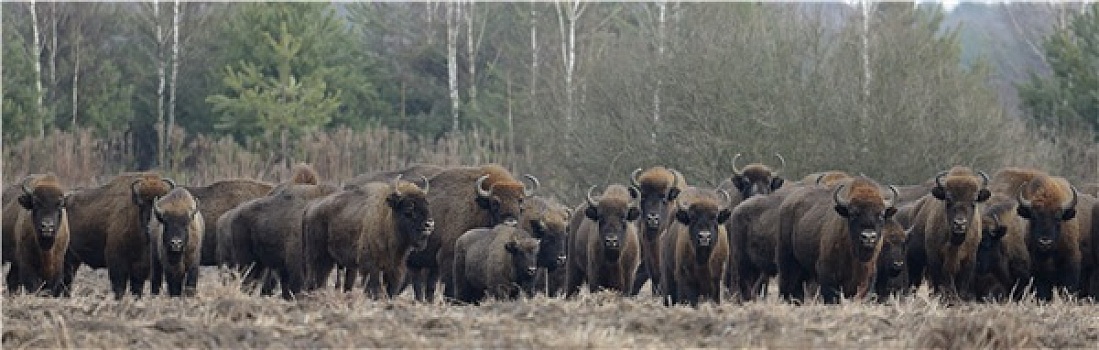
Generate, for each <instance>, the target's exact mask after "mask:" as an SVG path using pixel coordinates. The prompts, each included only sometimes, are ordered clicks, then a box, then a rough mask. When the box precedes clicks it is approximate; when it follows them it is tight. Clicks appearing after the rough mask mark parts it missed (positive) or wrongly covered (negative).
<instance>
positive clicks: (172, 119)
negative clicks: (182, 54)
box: [164, 0, 179, 166]
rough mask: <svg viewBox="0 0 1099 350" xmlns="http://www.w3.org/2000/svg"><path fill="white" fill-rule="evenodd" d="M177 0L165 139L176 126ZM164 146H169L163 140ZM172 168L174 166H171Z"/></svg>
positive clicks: (177, 69) (174, 15)
mask: <svg viewBox="0 0 1099 350" xmlns="http://www.w3.org/2000/svg"><path fill="white" fill-rule="evenodd" d="M178 73H179V0H175V12H173V13H172V78H171V79H172V80H171V82H169V87H168V125H167V126H166V128H167V131H165V132H164V135H165V136H166V137H171V136H172V127H173V126H175V124H176V82H177V81H178V80H177V76H179V74H178ZM164 144H165V145H166V146H170V143H169V142H168V140H167V139H165V141H164ZM172 166H174V164H172Z"/></svg>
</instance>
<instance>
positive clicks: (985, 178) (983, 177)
mask: <svg viewBox="0 0 1099 350" xmlns="http://www.w3.org/2000/svg"><path fill="white" fill-rule="evenodd" d="M977 175H980V176H981V188H988V174H985V172H983V171H978V172H977Z"/></svg>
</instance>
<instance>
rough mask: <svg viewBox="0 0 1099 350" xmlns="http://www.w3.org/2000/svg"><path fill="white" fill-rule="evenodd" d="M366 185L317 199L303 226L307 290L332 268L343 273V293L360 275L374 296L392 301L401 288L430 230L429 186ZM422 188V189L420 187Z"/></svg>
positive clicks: (320, 282)
mask: <svg viewBox="0 0 1099 350" xmlns="http://www.w3.org/2000/svg"><path fill="white" fill-rule="evenodd" d="M400 177H401V176H400V175H397V177H396V178H395V179H393V180H392V182H390V183H386V182H371V183H367V184H363V185H360V186H356V187H354V188H349V189H347V190H344V191H340V192H337V193H334V194H332V195H330V196H327V197H324V198H321V199H318V200H316V201H314V202H313V203H311V204H309V206H308V207H307V208H306V209H305V216H304V219H303V221H302V227H303V230H304V232H303V235H304V240H305V249H306V253H305V258H306V272H307V276H308V278H309V281H308V283H307V288H308V289H315V288H319V287H321V286H322V285H323V284H324V283H325V281H326V280H327V278H328V275H329V274H330V273H331V272H332V268H333V266H334V265H339V266H340V267H341V268H344V269H345V277H344V280H343V288H344V290H351V288H352V287H353V286H354V282H355V278H356V276H357V275H358V273H359V272H361V273H362V274H363V276H364V277H365V278H366V279H367V288H366V289H367V292H369V293H370V294H372V295H373V296H374V297H376V298H378V297H382V295H383V294H382V286H383V284H384V286H385V293H386V294H385V295H387V296H388V297H394V296H396V295H397V294H398V292H400V288H401V287H402V286H403V283H404V278H405V272H406V270H407V267H406V265H405V261H406V260H407V259H408V254H409V252H411V251H413V250H416V249H423V248H424V247H425V246H426V245H427V240H428V237H429V236H430V235H431V234H432V232H433V231H434V228H435V221H434V220H433V219H432V216H431V213H430V211H429V209H428V203H427V195H428V194H429V193H430V188H431V186H430V183H429V182H428V180H427V178H426V177H423V178H422V179H423V184H422V185H420V186H417V185H416V184H413V183H411V182H407V181H401V180H400ZM421 186H422V187H421Z"/></svg>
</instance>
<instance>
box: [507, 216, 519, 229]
mask: <svg viewBox="0 0 1099 350" xmlns="http://www.w3.org/2000/svg"><path fill="white" fill-rule="evenodd" d="M504 225H508V226H512V227H515V226H517V225H519V220H517V219H515V218H507V219H504Z"/></svg>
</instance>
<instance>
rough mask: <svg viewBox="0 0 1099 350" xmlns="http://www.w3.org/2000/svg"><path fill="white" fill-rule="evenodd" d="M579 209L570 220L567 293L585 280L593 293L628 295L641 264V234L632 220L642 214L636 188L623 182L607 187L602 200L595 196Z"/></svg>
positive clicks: (577, 288) (593, 188)
mask: <svg viewBox="0 0 1099 350" xmlns="http://www.w3.org/2000/svg"><path fill="white" fill-rule="evenodd" d="M595 188H596V186H592V187H591V188H589V189H588V194H587V201H586V202H585V203H584V204H582V205H580V206H579V207H578V208H577V210H576V211H577V212H581V213H584V215H575V216H573V217H572V219H570V220H569V231H571V232H572V236H571V237H570V238H569V259H568V262H567V263H566V266H568V270H567V271H566V281H565V282H566V283H565V293H566V296H568V297H572V296H575V295H576V293H578V292H579V291H580V285H581V284H582V283H585V282H586V283H587V284H588V290H590V291H591V292H595V291H598V290H600V289H612V290H616V291H618V292H620V293H621V294H624V295H625V294H629V293H630V289H631V288H632V287H633V279H634V277H635V276H636V274H637V267H638V265H640V263H641V262H640V256H639V255H640V254H641V246H640V242H639V240H640V237H638V234H637V226H635V225H634V223H633V221H634V220H637V218H638V216H640V215H641V211H640V210H639V209H638V208H637V204H636V203H635V201H636V199H637V198H638V195H639V194H638V192H637V189H634V188H632V187H631V188H627V187H625V186H622V185H617V184H615V185H610V186H607V188H606V190H604V191H603V194H602V195H601V196H599V199H595V198H592V191H593V190H595Z"/></svg>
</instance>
